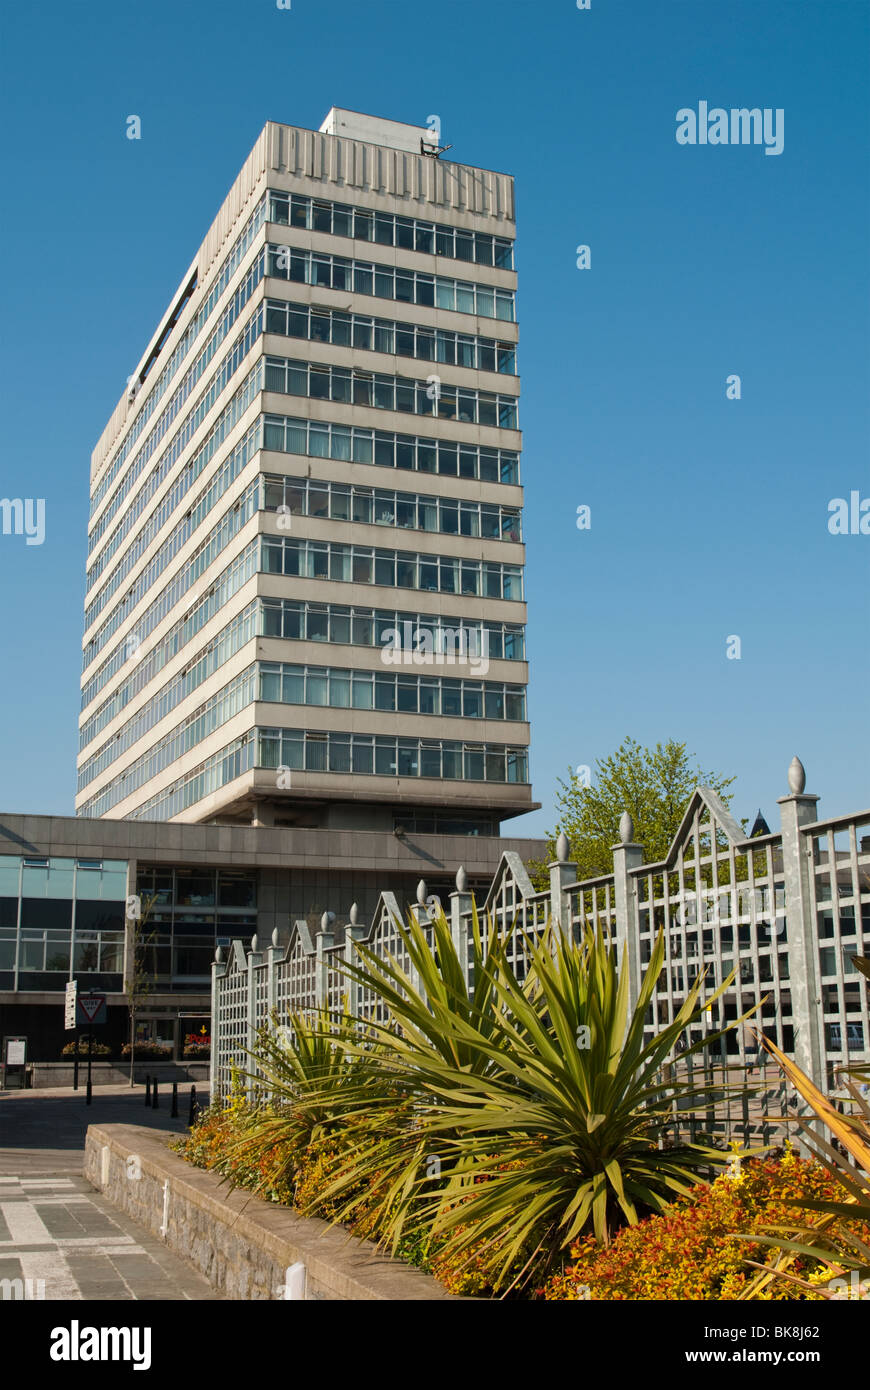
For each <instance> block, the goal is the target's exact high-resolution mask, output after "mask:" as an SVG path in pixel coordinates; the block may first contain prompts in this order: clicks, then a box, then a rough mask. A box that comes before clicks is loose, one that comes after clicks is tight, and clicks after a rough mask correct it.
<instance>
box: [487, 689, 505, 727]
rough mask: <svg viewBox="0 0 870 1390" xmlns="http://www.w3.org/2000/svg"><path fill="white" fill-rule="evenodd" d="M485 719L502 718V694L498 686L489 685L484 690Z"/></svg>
mask: <svg viewBox="0 0 870 1390" xmlns="http://www.w3.org/2000/svg"><path fill="white" fill-rule="evenodd" d="M486 717H487V719H504V694H503V692H502V691H501V690H500V689H499V687H498V686H489V687H488V688H487V691H486Z"/></svg>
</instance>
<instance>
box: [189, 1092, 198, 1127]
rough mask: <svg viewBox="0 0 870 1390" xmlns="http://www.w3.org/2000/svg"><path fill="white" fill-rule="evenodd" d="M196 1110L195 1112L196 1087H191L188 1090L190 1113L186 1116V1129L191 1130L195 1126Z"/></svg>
mask: <svg viewBox="0 0 870 1390" xmlns="http://www.w3.org/2000/svg"><path fill="white" fill-rule="evenodd" d="M196 1110H197V1105H196V1087H195V1086H191V1088H190V1111H189V1113H188V1116H187V1128H188V1129H193V1126H194V1125H195V1124H196Z"/></svg>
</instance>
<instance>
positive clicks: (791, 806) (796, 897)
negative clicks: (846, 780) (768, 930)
mask: <svg viewBox="0 0 870 1390" xmlns="http://www.w3.org/2000/svg"><path fill="white" fill-rule="evenodd" d="M788 785H789V789H790V795H789V796H783V797H780V798H779V800H778V802H777V805H778V806H779V807H780V816H781V820H782V868H783V878H784V881H785V920H786V931H787V933H788V962H789V985H790V987H791V1008H792V1016H793V1018H794V1059H795V1061H796V1062H797V1064H798V1066H799V1067H800V1068H801V1070H802V1071H804V1072H806V1074H807V1076H808V1077H809V1078H810V1080H811V1081H814V1082H815V1084H816V1085H817V1086H818V1088H819V1090H820V1091H824V1092H826V1093H827V1090H828V1084H827V1077H826V1076H825V1046H824V1038H823V1027H824V1025H823V1020H822V994H821V986H820V984H819V980H818V975H817V972H816V934H817V924H816V922H815V920H814V913H813V899H812V894H811V891H810V874H811V873H812V863H811V860H810V858H809V853H808V851H809V844H808V843H806V842H805V839H804V836H803V835H801V833H800V831H801V826H803V825H808V824H809V823H810V822H811V821H814V820H818V813H817V805H818V800H819V798H818V797H817V796H809V795H807V794H806V793H805V792H804V787H805V785H806V773H805V771H804V769H803V765H802V763H801V762H800V760H799V759H798V758H792V761H791V765H790V767H789V770H788Z"/></svg>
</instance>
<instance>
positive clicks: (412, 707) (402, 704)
mask: <svg viewBox="0 0 870 1390" xmlns="http://www.w3.org/2000/svg"><path fill="white" fill-rule="evenodd" d="M417 705H418V696H417V679H416V677H414V676H400V677H399V679H398V682H397V689H396V708H397V709H398V710H400V711H401V712H402V713H406V714H408V713H410V714H416V713H417Z"/></svg>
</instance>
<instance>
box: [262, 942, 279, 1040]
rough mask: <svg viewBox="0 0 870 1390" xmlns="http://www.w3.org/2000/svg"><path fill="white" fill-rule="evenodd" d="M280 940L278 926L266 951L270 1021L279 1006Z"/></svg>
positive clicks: (267, 1010)
mask: <svg viewBox="0 0 870 1390" xmlns="http://www.w3.org/2000/svg"><path fill="white" fill-rule="evenodd" d="M280 940H281V933H280V932H279V931H278V928H277V927H276V928H275V930H274V931H273V932H272V945H271V946H270V947H269V949H268V951H267V952H266V1017H267V1018H268V1019H269V1021H270V1022H271V1020H272V1014H273V1013H274V1011H275V1009H277V1007H278V972H277V970H276V969H275V966H276V964H277V961H278V957H279V956H280V955H281V947H280V946H279V945H278V942H279V941H280Z"/></svg>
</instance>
